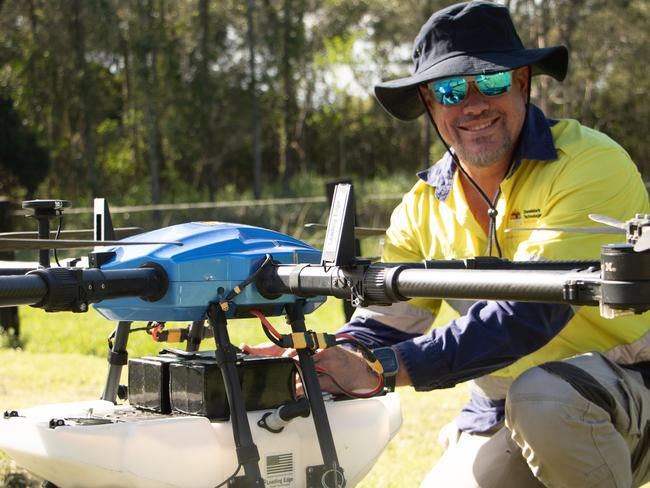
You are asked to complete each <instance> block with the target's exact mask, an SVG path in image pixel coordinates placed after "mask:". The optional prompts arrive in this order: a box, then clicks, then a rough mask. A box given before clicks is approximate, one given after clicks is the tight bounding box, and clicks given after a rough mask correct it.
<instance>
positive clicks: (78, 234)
mask: <svg viewBox="0 0 650 488" xmlns="http://www.w3.org/2000/svg"><path fill="white" fill-rule="evenodd" d="M142 232H143V229H142V228H140V227H119V228H117V229H115V236H116V237H117V238H118V239H123V238H124V237H129V236H132V235H135V234H140V233H142ZM93 234H94V231H93V230H92V229H80V230H62V231H61V237H67V238H68V239H88V238H90V237H92V236H93ZM0 237H8V238H11V239H38V232H36V231H30V232H0ZM50 237H51V238H52V239H54V238H55V237H56V231H55V230H53V231H51V232H50Z"/></svg>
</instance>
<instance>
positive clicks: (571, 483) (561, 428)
mask: <svg viewBox="0 0 650 488" xmlns="http://www.w3.org/2000/svg"><path fill="white" fill-rule="evenodd" d="M564 362H565V363H569V364H570V365H574V366H577V367H578V368H580V369H581V370H584V371H586V372H588V373H589V375H591V378H593V379H595V380H596V382H595V383H596V386H597V387H598V388H597V389H600V391H601V392H603V391H604V392H609V394H611V395H610V396H609V399H610V400H613V401H612V402H611V403H610V404H608V405H604V404H603V402H602V401H599V400H598V399H596V401H594V398H593V397H590V395H589V394H587V395H586V397H590V399H589V400H588V399H587V398H586V397H585V391H584V389H583V391H582V393H579V392H578V391H577V390H576V387H577V388H578V389H581V388H582V386H583V385H582V384H577V385H576V384H575V383H573V384H574V386H572V385H571V384H570V383H569V382H568V381H566V380H565V379H563V378H562V377H560V376H558V375H557V374H553V373H552V372H549V371H547V370H545V369H543V368H541V367H537V368H532V369H530V370H529V371H526V372H525V373H524V374H522V375H521V376H520V377H519V378H518V379H517V380H516V381H515V382H514V383H513V385H512V386H511V388H510V391H509V392H508V396H507V399H506V427H504V428H502V429H500V430H498V431H497V432H496V433H495V434H494V435H492V436H479V435H469V434H465V433H463V434H461V435H460V436H459V437H457V438H455V436H454V435H451V436H450V437H451V443H450V445H449V447H448V449H447V451H446V452H445V454H444V455H443V456H442V458H441V459H440V461H439V462H438V463H437V464H436V465H435V466H434V468H433V469H432V470H431V472H430V473H429V474H428V475H427V477H426V478H425V480H424V481H423V483H422V485H421V487H422V488H425V487H426V488H434V487H435V488H442V487H454V488H475V487H481V488H497V487H498V488H539V487H543V486H547V487H552V488H581V487H585V488H586V487H589V488H610V487H612V488H614V487H616V488H630V487H636V486H640V485H642V484H643V483H644V482H646V481H648V479H650V390H648V389H647V388H646V387H645V385H644V384H643V381H642V378H641V375H640V374H638V373H636V372H634V371H630V370H627V369H624V368H621V367H619V366H618V365H616V364H613V363H611V362H610V361H609V360H607V359H606V358H604V357H603V356H601V355H599V354H585V355H581V356H577V357H575V358H572V359H569V360H566V361H564ZM583 383H584V382H583ZM586 383H587V384H586V385H584V386H585V388H586V389H587V390H588V389H589V388H592V387H593V386H594V382H586ZM587 393H588V392H587ZM603 406H605V408H603Z"/></svg>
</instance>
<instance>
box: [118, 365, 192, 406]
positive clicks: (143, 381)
mask: <svg viewBox="0 0 650 488" xmlns="http://www.w3.org/2000/svg"><path fill="white" fill-rule="evenodd" d="M178 360H179V359H178V358H177V357H176V356H173V355H163V356H145V357H141V358H135V359H129V389H128V391H129V403H130V404H131V405H133V406H134V407H137V408H142V409H144V410H150V411H152V412H158V413H164V414H168V413H171V404H170V401H169V365H170V364H172V363H174V362H177V361H178Z"/></svg>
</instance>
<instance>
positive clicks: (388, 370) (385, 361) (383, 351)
mask: <svg viewBox="0 0 650 488" xmlns="http://www.w3.org/2000/svg"><path fill="white" fill-rule="evenodd" d="M372 352H373V353H374V354H375V357H376V358H377V360H378V361H379V362H380V363H381V366H382V368H384V376H393V375H395V374H397V370H398V369H399V363H398V362H397V353H395V350H394V349H393V348H392V347H380V348H377V349H373V350H372Z"/></svg>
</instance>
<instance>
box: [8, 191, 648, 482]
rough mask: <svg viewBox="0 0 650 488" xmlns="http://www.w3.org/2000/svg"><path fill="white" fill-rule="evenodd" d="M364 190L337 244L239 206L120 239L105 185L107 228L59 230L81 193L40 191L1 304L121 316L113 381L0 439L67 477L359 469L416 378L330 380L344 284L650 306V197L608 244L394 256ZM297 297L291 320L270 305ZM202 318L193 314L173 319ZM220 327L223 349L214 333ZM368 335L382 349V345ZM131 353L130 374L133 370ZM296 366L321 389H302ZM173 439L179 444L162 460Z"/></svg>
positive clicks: (287, 305)
mask: <svg viewBox="0 0 650 488" xmlns="http://www.w3.org/2000/svg"><path fill="white" fill-rule="evenodd" d="M353 200H354V196H353V190H352V186H351V185H349V184H340V185H338V186H337V187H336V189H335V191H334V198H333V200H332V206H331V210H330V215H329V219H328V223H327V227H326V233H325V241H324V244H323V248H322V250H317V249H315V248H314V247H312V246H309V245H307V244H306V243H304V242H302V241H299V240H297V239H295V238H293V237H290V236H288V235H284V234H281V233H279V232H275V231H272V230H268V229H262V228H259V227H253V226H247V225H242V224H232V223H221V222H192V223H186V224H179V225H174V226H171V227H166V228H162V229H158V230H154V231H150V232H144V233H139V234H135V235H131V236H128V237H125V238H123V239H121V240H114V239H113V237H114V232H113V230H112V224H111V223H110V214H109V212H108V208H107V205H106V204H105V202H104V201H103V200H99V201H96V202H95V217H94V221H95V223H96V227H95V240H94V241H75V240H73V239H66V240H60V239H54V240H52V239H49V237H50V235H51V233H50V229H49V223H48V222H49V219H51V218H52V217H53V216H57V215H60V213H61V212H62V211H63V209H64V208H65V207H66V206H67V202H65V201H61V200H36V201H31V202H25V204H24V205H23V206H24V207H25V208H28V209H31V210H33V211H34V216H35V217H36V219H37V220H38V222H39V232H38V236H39V239H35V240H31V239H23V237H24V236H20V239H19V237H16V236H9V237H8V238H7V237H0V249H1V248H3V247H4V248H12V247H11V246H17V247H20V248H24V247H26V246H29V247H30V248H33V249H39V264H38V266H36V267H31V268H30V267H24V266H22V267H20V266H16V267H15V268H13V269H8V270H6V269H5V270H3V272H2V274H0V306H15V305H31V306H34V307H39V308H43V309H45V310H46V311H50V312H57V311H72V312H77V313H83V312H86V311H87V310H88V309H89V306H92V307H94V308H95V310H97V311H98V312H99V313H100V314H101V315H102V316H104V317H105V318H107V319H109V320H112V321H116V322H117V326H116V328H115V331H114V333H113V334H112V335H111V338H110V345H111V347H110V350H109V352H108V374H107V379H106V383H105V387H104V391H103V393H102V396H101V399H99V400H91V401H87V402H75V403H64V404H56V405H44V406H39V407H34V408H30V409H25V410H8V411H6V412H5V413H4V416H3V418H1V419H0V449H2V450H4V451H5V452H6V453H7V454H9V455H10V456H11V457H12V458H14V459H15V461H16V462H17V464H18V465H20V466H23V467H24V468H26V469H28V470H29V471H31V472H33V473H35V474H37V475H38V476H39V477H41V478H43V479H45V480H47V484H46V486H48V487H50V488H53V487H59V488H67V487H81V486H83V487H102V486H137V487H163V486H164V487H169V486H178V487H215V486H229V487H262V486H267V487H302V486H305V487H309V488H311V487H321V488H322V487H325V488H334V487H338V488H342V487H344V486H354V485H355V484H356V483H358V482H359V481H360V480H361V479H362V478H363V476H364V475H365V474H367V472H368V471H369V470H370V469H371V467H372V465H373V464H374V462H375V461H376V459H377V458H378V456H379V454H380V453H381V452H382V451H383V449H384V448H385V447H386V445H387V444H388V442H389V441H390V439H391V438H392V437H393V436H394V435H395V434H396V433H397V432H398V430H399V428H400V426H401V411H400V405H399V396H398V394H397V393H395V392H393V391H389V389H388V388H384V387H383V385H382V384H381V382H380V383H379V384H378V386H377V388H375V389H374V390H373V391H370V392H361V393H359V394H353V395H349V396H332V395H329V394H328V395H323V393H322V392H321V390H320V387H319V383H318V374H319V372H318V371H317V369H316V367H315V366H314V362H313V359H312V356H313V354H314V353H315V351H316V350H318V349H321V348H325V347H331V346H333V345H336V344H341V343H345V341H348V340H349V339H347V338H341V337H337V336H336V335H335V334H322V333H317V332H314V331H310V330H308V329H307V327H306V318H305V316H306V315H308V314H309V313H311V312H312V311H313V310H315V309H316V308H318V306H320V305H321V304H322V303H323V302H324V301H325V300H326V298H327V297H329V296H332V297H337V298H342V299H346V300H350V301H351V302H352V304H353V305H354V306H368V305H374V304H380V305H390V304H392V303H396V302H399V301H404V300H408V299H411V298H418V297H427V298H443V299H445V298H446V299H474V300H480V299H487V300H515V301H530V302H549V303H567V304H572V305H584V306H598V307H600V312H601V314H602V315H604V316H609V317H614V316H617V315H619V314H626V313H643V312H645V311H647V310H650V231H648V228H650V216H649V215H636V216H635V217H634V218H632V219H630V220H629V221H627V222H618V221H613V220H612V219H609V218H607V217H602V216H596V217H594V219H595V220H598V221H599V222H601V223H604V224H606V225H607V226H608V227H613V228H614V229H616V230H615V231H616V232H622V233H625V234H626V237H627V242H626V243H625V244H610V245H605V246H603V247H602V249H601V257H600V260H594V261H535V262H516V261H508V260H503V259H500V258H494V257H476V258H473V259H465V260H449V261H436V260H430V261H422V262H415V263H381V262H374V261H373V260H370V259H363V258H358V257H357V256H355V243H354V239H355V225H354V224H355V222H354V212H353ZM513 230H518V229H513ZM524 230H540V231H557V230H558V229H524ZM563 230H564V229H563ZM571 231H580V230H579V229H571ZM587 231H593V229H589V230H587ZM362 232H365V233H367V234H369V233H372V232H375V231H374V230H372V229H365V230H363V231H362ZM107 239H110V240H107ZM16 240H21V241H23V242H12V241H16ZM88 246H95V248H94V249H93V251H91V252H90V253H88V256H87V259H85V260H81V261H77V260H73V262H71V263H68V264H67V265H66V266H60V267H51V266H50V254H49V253H50V250H52V249H56V248H64V247H88ZM13 248H15V247H13ZM281 315H285V316H286V318H287V322H288V324H289V325H290V326H291V330H292V332H291V333H290V334H279V333H278V332H277V331H275V330H274V329H273V327H272V326H271V325H270V323H269V322H268V320H266V318H267V317H273V316H281ZM251 317H257V318H258V319H259V320H260V322H261V323H262V325H263V327H264V331H265V333H266V334H267V336H268V337H269V339H270V340H271V341H273V342H275V343H276V344H277V345H280V346H281V347H293V348H295V349H296V350H297V358H298V359H297V361H294V360H292V359H289V358H286V357H250V356H246V355H245V354H243V353H242V352H241V351H239V350H238V349H237V348H236V347H235V346H233V345H232V344H231V343H230V338H229V334H228V327H229V326H231V325H232V323H236V321H237V320H238V319H240V318H251ZM134 321H145V322H148V326H147V330H148V332H150V333H152V334H155V335H158V336H160V337H161V338H163V337H166V336H167V335H170V336H171V335H172V333H178V334H179V335H182V336H183V337H182V338H183V340H185V341H186V343H187V347H186V349H185V350H180V349H170V348H168V349H164V350H163V351H161V354H159V355H158V356H150V357H143V358H129V357H128V352H127V345H128V337H129V334H130V332H132V323H133V322H134ZM188 321H189V322H190V323H191V325H190V326H189V327H188V328H187V329H186V330H184V332H173V331H174V330H175V331H178V329H167V328H165V327H164V324H166V323H170V322H188ZM206 322H207V324H208V326H207V327H206V326H205V323H206ZM149 324H151V325H149ZM207 338H213V339H214V342H215V347H214V349H211V350H208V351H200V350H199V346H200V345H201V341H203V340H205V339H207ZM352 345H353V346H355V347H359V348H361V352H362V354H363V355H364V357H365V358H366V360H367V361H368V362H369V364H371V365H373V364H374V363H375V362H376V358H374V357H373V354H372V351H370V350H363V347H362V345H358V344H352ZM125 366H128V385H121V384H120V378H121V373H122V369H123V368H124V367H125ZM296 374H300V377H301V381H302V384H303V385H304V390H305V396H304V397H302V396H298V395H297V394H296V390H295V377H296ZM127 399H128V402H129V403H128V404H127V403H123V401H124V400H127ZM121 401H122V403H120V402H121ZM154 453H155V454H154ZM158 453H164V456H165V458H166V459H168V460H170V461H171V462H163V463H160V462H151V455H152V454H154V458H156V457H157V454H158ZM179 467H181V469H179Z"/></svg>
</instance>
